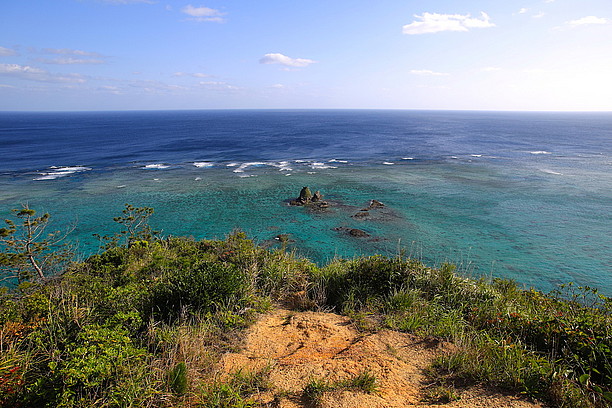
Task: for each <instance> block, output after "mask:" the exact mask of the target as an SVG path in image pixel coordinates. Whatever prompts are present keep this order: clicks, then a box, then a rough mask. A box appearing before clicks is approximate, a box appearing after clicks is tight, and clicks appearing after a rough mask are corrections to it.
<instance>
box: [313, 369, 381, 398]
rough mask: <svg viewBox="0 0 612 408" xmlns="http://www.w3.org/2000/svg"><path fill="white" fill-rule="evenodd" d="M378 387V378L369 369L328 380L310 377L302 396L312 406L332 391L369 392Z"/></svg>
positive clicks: (374, 390)
mask: <svg viewBox="0 0 612 408" xmlns="http://www.w3.org/2000/svg"><path fill="white" fill-rule="evenodd" d="M377 389H378V380H377V379H376V376H374V375H373V374H372V373H370V372H369V371H363V372H360V373H359V374H357V375H355V376H352V377H349V378H347V379H344V380H339V381H335V382H329V381H325V380H320V379H311V380H310V381H309V382H308V384H306V386H305V387H304V390H303V392H302V398H304V399H305V400H306V401H307V402H309V403H310V404H312V405H314V406H321V403H322V398H323V395H324V394H325V393H327V392H334V391H354V392H363V393H366V394H371V393H374V392H376V391H377Z"/></svg>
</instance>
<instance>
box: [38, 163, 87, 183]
mask: <svg viewBox="0 0 612 408" xmlns="http://www.w3.org/2000/svg"><path fill="white" fill-rule="evenodd" d="M49 169H50V170H51V171H49V172H44V173H38V174H39V177H36V178H35V179H34V180H36V181H40V180H55V179H58V178H60V177H66V176H69V175H71V174H74V173H81V172H84V171H89V170H91V168H90V167H85V166H51V167H49Z"/></svg>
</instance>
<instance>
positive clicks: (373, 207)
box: [352, 200, 385, 219]
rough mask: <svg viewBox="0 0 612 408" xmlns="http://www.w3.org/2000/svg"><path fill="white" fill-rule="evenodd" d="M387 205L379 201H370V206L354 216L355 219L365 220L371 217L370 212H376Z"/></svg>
mask: <svg viewBox="0 0 612 408" xmlns="http://www.w3.org/2000/svg"><path fill="white" fill-rule="evenodd" d="M384 206H385V205H384V204H383V203H381V202H380V201H378V200H370V205H368V206H367V207H366V208H362V209H361V210H359V212H358V213H357V214H354V215H353V216H352V217H353V218H360V219H364V218H367V217H369V216H370V210H376V209H378V208H383V207H384Z"/></svg>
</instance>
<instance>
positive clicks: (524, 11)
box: [518, 7, 529, 14]
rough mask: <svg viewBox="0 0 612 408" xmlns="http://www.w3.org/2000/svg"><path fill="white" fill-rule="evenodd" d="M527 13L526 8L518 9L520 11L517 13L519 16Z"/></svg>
mask: <svg viewBox="0 0 612 408" xmlns="http://www.w3.org/2000/svg"><path fill="white" fill-rule="evenodd" d="M528 11H529V9H527V8H525V7H523V8H522V9H520V10H519V11H518V13H519V14H525V13H526V12H528Z"/></svg>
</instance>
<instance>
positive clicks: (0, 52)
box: [0, 47, 18, 57]
mask: <svg viewBox="0 0 612 408" xmlns="http://www.w3.org/2000/svg"><path fill="white" fill-rule="evenodd" d="M14 55H18V54H17V51H15V50H13V49H11V48H5V47H0V57H12V56H14Z"/></svg>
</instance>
